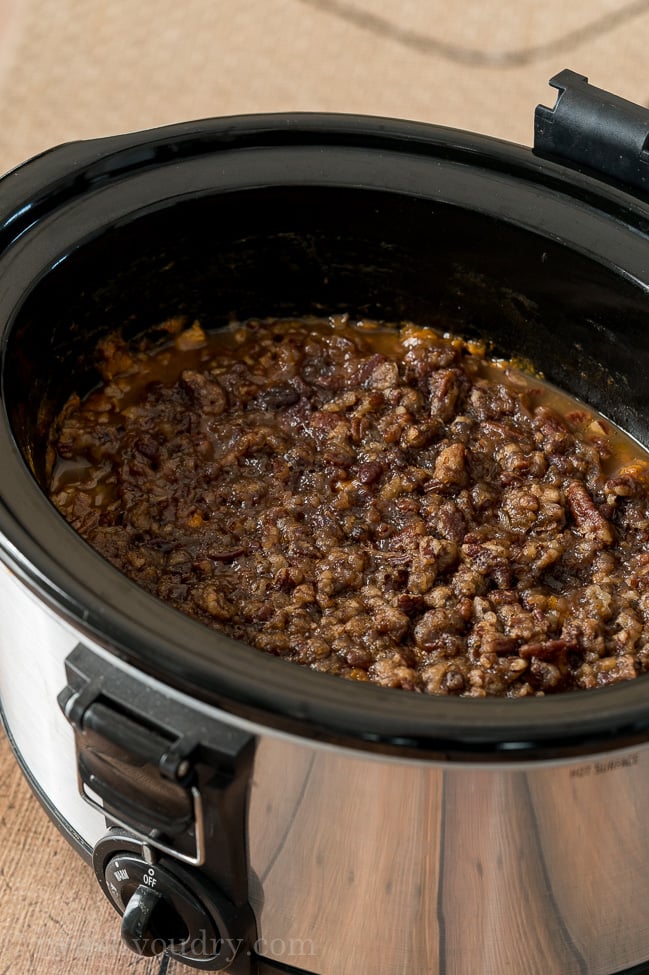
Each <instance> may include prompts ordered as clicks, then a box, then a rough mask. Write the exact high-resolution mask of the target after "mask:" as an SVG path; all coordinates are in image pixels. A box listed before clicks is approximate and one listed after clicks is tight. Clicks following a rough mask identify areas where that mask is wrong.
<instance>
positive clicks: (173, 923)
mask: <svg viewBox="0 0 649 975" xmlns="http://www.w3.org/2000/svg"><path fill="white" fill-rule="evenodd" d="M188 937H189V931H188V929H187V926H186V924H185V922H184V921H183V919H182V918H181V917H180V915H179V914H176V912H175V910H174V909H173V906H172V905H171V904H169V903H168V902H167V901H166V900H165V898H164V897H163V895H162V894H158V893H157V892H156V891H155V890H151V888H150V887H144V886H143V885H142V886H140V887H138V888H137V889H136V890H135V892H134V893H133V894H131V896H130V898H129V899H128V902H127V904H126V910H125V911H124V915H123V917H122V941H123V942H124V944H125V945H128V947H129V948H130V949H131V951H135V952H137V954H138V955H159V954H160V953H161V952H162V951H164V950H165V949H166V948H173V947H175V946H177V947H178V948H181V949H182V945H183V943H184V942H185V941H186V940H187V938H188Z"/></svg>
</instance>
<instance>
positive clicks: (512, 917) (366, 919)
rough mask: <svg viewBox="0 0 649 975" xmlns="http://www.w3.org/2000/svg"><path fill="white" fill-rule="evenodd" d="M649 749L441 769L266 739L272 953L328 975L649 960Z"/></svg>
mask: <svg viewBox="0 0 649 975" xmlns="http://www.w3.org/2000/svg"><path fill="white" fill-rule="evenodd" d="M647 810H649V747H648V746H644V747H643V748H642V749H641V750H636V751H634V752H632V753H615V754H611V755H609V756H607V757H601V758H599V759H596V760H593V761H592V762H583V761H581V762H573V763H568V764H563V765H556V766H550V765H545V764H543V763H538V764H537V765H533V766H530V765H528V766H526V767H525V768H524V769H521V768H520V767H518V769H517V768H515V767H494V766H492V767H489V766H486V765H485V766H482V767H467V766H455V767H452V766H446V768H445V769H442V768H441V767H433V766H430V765H429V766H424V765H407V764H399V763H396V762H392V761H389V762H388V761H377V760H368V759H367V758H365V757H362V756H358V755H353V754H349V753H347V754H346V753H342V752H333V751H326V750H314V749H313V748H312V747H309V746H308V745H304V746H303V745H300V744H295V743H291V742H287V741H281V740H277V739H271V738H263V739H262V740H261V741H260V744H259V750H258V755H257V763H256V769H255V778H254V783H253V787H252V791H251V805H250V831H249V835H250V858H251V865H252V868H253V871H254V872H255V873H256V874H257V876H258V877H259V881H260V888H259V889H258V890H257V891H254V892H253V907H254V908H255V912H256V914H257V917H258V921H259V932H260V935H261V936H262V938H263V939H264V943H265V944H271V942H272V941H273V939H276V943H277V944H282V945H283V948H284V950H285V951H287V949H291V948H292V949H293V951H292V952H288V953H287V955H285V956H284V957H283V958H282V959H281V960H282V961H283V962H285V963H286V964H290V965H294V966H295V967H297V968H303V969H305V970H306V971H308V972H314V973H317V975H361V973H362V975H364V973H371V975H395V973H396V972H400V973H401V972H403V973H412V975H442V973H443V975H502V973H503V972H508V973H512V975H610V973H611V972H617V971H620V970H621V969H623V968H626V967H630V966H632V965H637V964H639V963H641V962H643V961H645V960H646V959H647V958H649V931H648V930H647V926H646V924H645V923H644V920H645V918H644V915H645V913H646V908H645V905H646V903H647V899H648V898H649V869H648V868H649V862H648V861H649V844H647V840H646V836H647V834H646V828H643V824H644V823H646V818H647V815H649V813H648V812H647Z"/></svg>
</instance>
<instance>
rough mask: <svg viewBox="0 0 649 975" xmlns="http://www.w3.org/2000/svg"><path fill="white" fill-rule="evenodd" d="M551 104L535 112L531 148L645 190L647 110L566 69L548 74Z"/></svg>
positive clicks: (648, 177) (648, 189) (648, 187)
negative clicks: (555, 92)
mask: <svg viewBox="0 0 649 975" xmlns="http://www.w3.org/2000/svg"><path fill="white" fill-rule="evenodd" d="M549 83H550V84H551V85H552V87H553V88H557V89H558V90H559V95H558V97H557V101H556V104H555V106H554V108H547V107H546V106H545V105H539V106H538V107H537V109H536V113H535V116H534V152H535V153H536V154H537V155H540V156H544V157H549V158H552V159H555V160H557V161H559V162H567V163H569V164H572V165H576V166H578V167H584V168H587V169H589V170H591V171H594V172H596V173H597V174H598V175H601V176H604V177H606V178H608V179H611V180H614V181H615V182H617V183H622V184H624V185H625V186H626V187H633V188H634V189H639V190H643V191H644V192H645V193H647V194H649V110H648V109H646V108H643V107H642V106H641V105H635V104H634V103H633V102H629V101H627V100H626V99H624V98H620V97H619V96H618V95H612V94H610V92H608V91H604V90H603V89H601V88H595V87H594V86H593V85H589V84H588V78H585V77H584V76H583V75H579V74H577V73H576V72H575V71H569V70H568V69H565V70H564V71H560V72H559V74H556V75H555V76H554V77H553V78H550V82H549Z"/></svg>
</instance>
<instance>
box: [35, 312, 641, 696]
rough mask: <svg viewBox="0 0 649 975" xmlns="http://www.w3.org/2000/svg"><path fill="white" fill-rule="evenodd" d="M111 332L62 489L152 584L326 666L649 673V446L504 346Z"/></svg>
mask: <svg viewBox="0 0 649 975" xmlns="http://www.w3.org/2000/svg"><path fill="white" fill-rule="evenodd" d="M166 328H167V330H168V331H169V333H170V335H171V338H170V341H169V342H168V343H167V344H166V345H165V346H164V347H162V348H159V349H158V350H156V351H147V350H146V349H145V348H144V347H140V348H132V347H127V346H126V344H125V343H124V342H122V341H121V340H120V339H119V337H118V336H111V337H110V338H108V339H106V340H105V341H104V342H103V343H101V345H100V347H99V350H98V351H99V364H100V370H101V374H102V377H103V382H102V384H101V386H100V387H99V388H98V389H96V390H95V391H93V392H92V393H91V394H89V395H88V396H87V397H85V399H84V400H83V401H81V400H80V399H79V398H78V397H77V396H72V397H71V398H70V400H69V401H68V403H67V404H66V406H65V408H64V409H63V411H62V413H61V415H60V417H59V418H58V420H57V422H56V423H55V424H54V427H53V430H52V436H51V449H50V469H51V480H50V494H51V498H52V500H53V502H54V504H55V505H56V507H57V508H58V509H59V511H60V512H61V513H62V514H63V515H64V517H65V518H67V520H68V521H69V522H70V524H71V525H72V526H73V527H74V528H75V529H76V530H77V531H78V532H79V533H80V534H81V535H82V536H83V537H84V538H85V539H86V540H87V541H88V542H89V543H90V544H91V545H93V546H94V547H95V548H96V549H97V550H98V551H99V552H100V553H101V554H102V555H104V556H105V557H106V558H107V559H109V560H110V561H111V562H112V563H113V564H114V565H115V566H117V568H119V569H121V570H122V571H123V572H124V573H126V575H128V576H129V577H130V578H131V579H133V580H134V581H135V582H137V583H138V584H140V585H141V586H143V587H144V588H145V589H147V590H148V591H149V592H151V593H153V594H154V595H156V596H158V597H159V598H161V599H163V600H165V601H167V602H169V603H170V604H171V605H172V606H174V607H175V608H177V609H178V610H180V611H182V612H184V613H186V614H188V615H190V616H192V617H194V618H196V619H198V620H200V621H202V622H203V623H206V624H207V625H209V626H211V627H213V628H214V629H216V630H218V631H221V632H222V633H225V634H227V635H229V636H231V637H234V638H235V639H238V640H241V641H244V642H246V643H248V644H250V645H252V646H255V647H258V648H259V649H260V650H263V651H266V652H268V653H271V654H274V655H276V656H280V657H282V658H284V659H286V660H289V661H293V662H295V663H297V664H302V665H305V666H308V667H310V668H312V669H313V670H317V671H322V672H325V673H330V674H336V675H339V676H341V677H345V678H348V679H351V680H359V681H371V682H373V683H376V684H379V685H382V686H386V687H399V688H403V689H407V690H411V691H417V692H423V693H429V694H446V695H448V694H452V695H459V696H470V697H484V696H487V695H500V696H509V697H525V696H531V695H541V694H548V693H555V692H557V691H565V690H576V689H580V688H584V689H588V688H593V687H599V686H603V685H607V684H612V683H616V682H618V681H623V680H628V679H631V678H634V677H636V676H638V675H639V674H641V673H644V672H645V671H646V670H647V669H649V547H648V543H649V461H648V455H647V454H646V453H645V452H644V450H643V448H642V447H640V445H639V444H637V443H636V442H635V441H634V440H632V439H631V438H630V437H628V436H627V435H626V434H624V433H623V431H621V430H619V429H618V428H617V427H615V426H614V425H613V424H611V423H610V422H609V421H608V420H606V419H604V418H603V417H601V416H599V415H598V414H597V413H595V412H593V411H592V410H591V409H590V408H588V407H587V406H585V405H584V404H583V403H581V402H578V401H576V400H574V399H572V398H571V397H569V396H568V395H567V394H565V393H563V392H561V391H559V390H556V389H555V388H553V387H551V386H550V385H549V384H547V383H546V382H545V381H543V380H542V379H539V378H538V377H536V376H534V375H532V374H528V373H525V372H522V371H520V370H517V369H515V368H514V367H513V365H511V364H508V363H500V362H495V361H493V360H489V359H488V358H487V356H486V354H485V350H484V348H483V347H482V346H480V345H479V344H476V343H471V342H467V341H465V340H463V339H461V338H458V337H453V336H442V335H440V334H438V333H436V332H434V331H432V330H430V329H426V328H422V327H416V326H414V325H409V324H406V325H403V326H400V327H396V326H392V325H385V324H382V323H376V322H354V323H352V322H350V321H349V320H348V319H347V317H346V316H338V317H334V318H330V319H326V320H317V319H303V320H277V321H275V320H273V321H252V322H247V323H243V324H241V323H235V324H233V325H232V326H231V327H229V328H227V329H223V330H221V331H219V332H214V333H211V334H206V333H205V332H204V331H203V329H202V328H201V326H200V324H198V323H194V324H193V325H191V326H190V327H186V323H184V322H183V321H182V320H181V319H173V320H170V321H169V322H168V323H166Z"/></svg>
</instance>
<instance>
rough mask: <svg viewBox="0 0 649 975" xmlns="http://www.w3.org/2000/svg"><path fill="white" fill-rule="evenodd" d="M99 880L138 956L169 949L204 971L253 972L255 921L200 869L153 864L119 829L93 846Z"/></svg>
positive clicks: (245, 974) (172, 863) (163, 862)
mask: <svg viewBox="0 0 649 975" xmlns="http://www.w3.org/2000/svg"><path fill="white" fill-rule="evenodd" d="M93 861H94V867H95V873H96V876H97V879H98V880H99V883H100V884H101V887H102V889H103V891H104V893H105V894H106V896H107V897H108V899H109V900H110V901H111V903H112V904H113V906H114V907H115V908H116V910H117V911H119V913H120V914H121V915H122V939H123V941H124V943H125V944H126V945H127V947H129V948H130V949H131V950H132V951H134V952H136V953H137V954H138V955H145V956H151V955H158V954H162V953H163V952H167V953H168V954H170V955H171V956H172V957H174V958H178V959H179V960H181V961H182V962H183V963H184V964H185V965H189V966H191V967H192V968H200V969H203V970H205V971H226V970H228V971H231V972H232V973H233V975H234V973H235V972H236V973H237V975H249V973H251V970H252V969H251V964H252V963H251V956H252V951H250V950H246V948H248V947H249V946H250V945H251V943H252V942H251V936H252V934H253V932H254V926H253V925H254V919H253V918H252V915H251V912H250V909H249V907H248V906H247V905H241V906H239V907H237V906H236V905H234V904H232V903H231V902H230V901H229V900H228V899H227V898H226V897H225V896H224V895H223V894H222V893H221V891H220V890H219V889H218V888H217V887H215V886H214V884H213V883H211V882H210V881H209V880H208V879H207V878H205V877H204V876H203V875H202V874H201V873H200V872H199V871H196V870H193V869H191V868H189V867H186V866H184V865H183V864H179V863H177V862H176V861H175V860H172V859H171V858H170V857H161V858H160V859H159V860H158V861H156V862H155V863H151V862H149V860H148V859H145V857H144V856H143V851H142V848H141V847H139V846H138V844H137V843H136V842H135V841H133V840H131V838H130V837H129V836H128V835H127V834H125V833H122V832H121V831H120V830H111V831H110V832H109V833H108V834H107V835H106V836H104V837H103V838H102V839H101V840H100V841H99V843H98V844H97V846H96V847H95V851H94V856H93Z"/></svg>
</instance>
